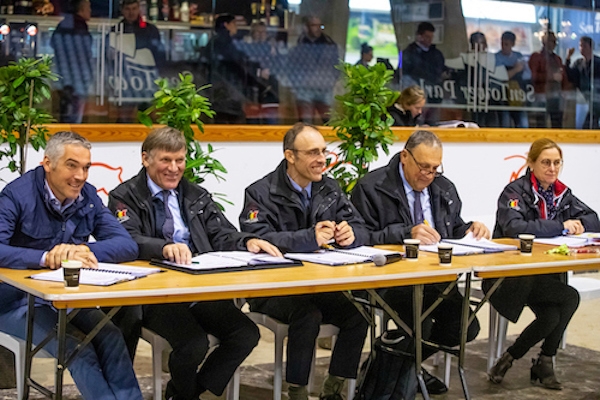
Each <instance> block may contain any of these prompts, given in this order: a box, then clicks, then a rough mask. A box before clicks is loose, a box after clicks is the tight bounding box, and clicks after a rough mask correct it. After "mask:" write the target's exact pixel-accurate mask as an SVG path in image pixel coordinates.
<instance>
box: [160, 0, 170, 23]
mask: <svg viewBox="0 0 600 400" xmlns="http://www.w3.org/2000/svg"><path fill="white" fill-rule="evenodd" d="M161 1H162V6H161V8H160V11H161V13H162V19H163V20H164V21H168V20H169V15H170V14H171V7H170V5H169V0H161Z"/></svg>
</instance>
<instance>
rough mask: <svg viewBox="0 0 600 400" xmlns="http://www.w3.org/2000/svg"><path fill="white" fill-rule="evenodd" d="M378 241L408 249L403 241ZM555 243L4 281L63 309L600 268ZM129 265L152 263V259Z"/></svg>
mask: <svg viewBox="0 0 600 400" xmlns="http://www.w3.org/2000/svg"><path fill="white" fill-rule="evenodd" d="M499 242H502V243H506V244H518V241H517V240H515V239H501V240H499ZM378 247H381V248H386V249H390V250H402V246H394V245H388V246H378ZM552 247H553V246H549V245H541V244H538V243H536V244H535V245H534V248H533V254H532V255H531V256H522V255H521V254H520V252H519V251H507V252H503V253H493V254H480V255H470V256H460V257H457V256H454V257H453V259H452V266H450V267H441V266H440V265H439V261H438V257H437V254H435V253H427V252H423V251H421V252H420V254H419V260H418V261H417V262H410V261H406V260H402V261H399V262H395V263H391V264H388V265H385V266H383V267H376V266H374V264H373V263H365V264H353V265H346V266H337V267H330V266H325V265H319V264H313V263H304V266H302V267H287V268H277V269H264V270H254V271H238V272H223V273H213V274H204V275H191V274H186V273H183V272H177V271H172V270H165V272H162V273H159V274H154V275H150V276H148V277H145V278H142V279H137V280H134V281H129V282H124V283H119V284H116V285H112V286H107V287H101V286H88V285H82V286H80V287H79V288H78V289H75V290H72V289H71V290H67V289H65V288H64V285H63V284H62V283H61V282H46V281H38V280H34V279H29V278H28V277H29V276H31V275H32V274H35V273H37V271H33V270H16V269H8V268H0V280H1V281H4V282H6V283H8V284H10V285H12V286H14V287H17V288H19V289H21V290H23V291H25V292H27V293H31V294H33V295H34V296H36V297H39V298H41V299H44V300H48V301H51V302H52V303H53V304H54V306H55V307H57V308H85V307H95V306H118V305H122V306H125V305H135V304H158V303H176V302H190V301H204V300H222V299H231V298H242V297H243V298H250V297H269V296H286V295H295V294H310V293H322V292H332V291H342V290H360V289H377V288H385V287H393V286H408V285H416V284H430V283H440V282H451V281H453V280H454V279H456V276H457V275H458V274H460V273H464V272H471V271H473V272H474V273H475V274H476V275H477V276H478V277H480V278H498V277H508V276H523V275H536V274H547V273H556V272H565V271H568V270H589V269H598V268H600V254H576V255H569V256H564V255H559V254H546V253H545V251H547V250H549V249H551V248H552ZM129 264H131V265H138V266H144V265H148V263H147V262H145V261H135V262H132V263H129Z"/></svg>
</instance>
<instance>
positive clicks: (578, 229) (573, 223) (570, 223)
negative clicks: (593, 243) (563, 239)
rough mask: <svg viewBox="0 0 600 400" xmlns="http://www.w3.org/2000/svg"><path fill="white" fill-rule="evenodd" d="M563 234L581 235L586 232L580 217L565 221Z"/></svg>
mask: <svg viewBox="0 0 600 400" xmlns="http://www.w3.org/2000/svg"><path fill="white" fill-rule="evenodd" d="M563 227H564V228H565V229H564V230H563V235H579V234H582V233H583V232H585V228H584V227H583V224H582V223H581V221H580V220H578V219H569V220H567V221H565V222H563Z"/></svg>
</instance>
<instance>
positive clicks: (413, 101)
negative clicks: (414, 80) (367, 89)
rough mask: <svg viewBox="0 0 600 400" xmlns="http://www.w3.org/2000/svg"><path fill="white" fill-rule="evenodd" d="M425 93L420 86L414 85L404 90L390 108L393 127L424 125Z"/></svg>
mask: <svg viewBox="0 0 600 400" xmlns="http://www.w3.org/2000/svg"><path fill="white" fill-rule="evenodd" d="M425 100H426V98H425V92H424V91H423V89H421V87H420V86H417V85H413V86H409V87H407V88H406V89H404V90H403V91H402V92H401V93H400V96H398V99H397V100H396V102H395V103H394V104H393V105H392V106H391V107H390V108H388V112H389V113H390V115H391V116H392V118H394V125H393V126H417V125H420V124H422V121H421V113H422V112H423V107H425Z"/></svg>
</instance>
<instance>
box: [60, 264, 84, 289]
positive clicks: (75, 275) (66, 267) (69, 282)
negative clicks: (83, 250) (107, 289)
mask: <svg viewBox="0 0 600 400" xmlns="http://www.w3.org/2000/svg"><path fill="white" fill-rule="evenodd" d="M60 264H61V266H62V268H63V274H64V278H65V288H67V289H76V288H78V287H79V274H80V272H81V267H82V265H83V263H82V262H81V261H75V260H63V261H62V262H61V263H60Z"/></svg>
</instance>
